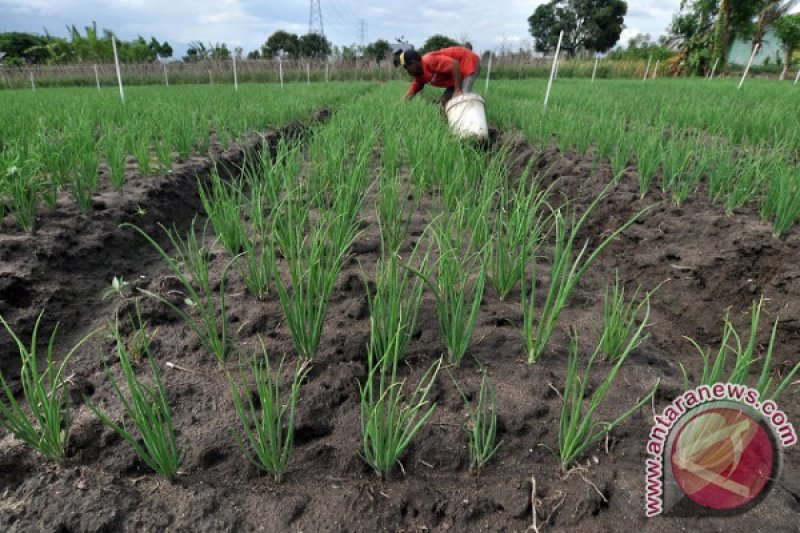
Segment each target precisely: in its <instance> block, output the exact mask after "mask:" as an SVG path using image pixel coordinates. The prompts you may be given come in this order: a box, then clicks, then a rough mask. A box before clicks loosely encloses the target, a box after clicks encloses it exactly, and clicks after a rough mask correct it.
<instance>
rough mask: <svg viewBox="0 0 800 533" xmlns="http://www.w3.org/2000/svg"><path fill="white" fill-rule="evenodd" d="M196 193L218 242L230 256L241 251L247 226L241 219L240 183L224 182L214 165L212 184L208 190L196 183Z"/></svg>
mask: <svg viewBox="0 0 800 533" xmlns="http://www.w3.org/2000/svg"><path fill="white" fill-rule="evenodd" d="M197 185H198V192H199V194H200V201H201V202H202V203H203V207H204V208H205V211H206V213H207V214H208V217H209V218H210V219H211V223H212V224H213V225H214V229H215V230H216V232H217V235H219V239H220V242H221V243H222V246H224V247H225V250H227V251H228V253H229V254H231V256H235V255H238V254H239V253H241V252H242V250H243V249H244V242H245V240H246V239H247V227H246V226H245V223H244V220H242V210H243V208H244V206H245V203H246V200H245V197H244V192H243V191H242V184H241V182H240V181H239V180H233V181H232V182H231V183H226V182H224V181H223V180H222V178H221V177H220V175H219V172H218V171H217V168H216V166H215V167H214V169H213V171H212V172H211V185H210V187H209V188H207V187H206V186H205V185H204V184H203V183H201V182H200V181H199V180H198V183H197Z"/></svg>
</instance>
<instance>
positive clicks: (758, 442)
mask: <svg viewBox="0 0 800 533" xmlns="http://www.w3.org/2000/svg"><path fill="white" fill-rule="evenodd" d="M775 461H776V457H775V452H774V450H773V442H772V440H771V439H770V436H769V434H768V433H767V431H766V430H765V428H764V427H763V426H762V424H761V423H759V421H757V420H755V419H754V418H753V417H751V416H750V415H748V414H747V413H745V412H742V411H741V410H739V409H736V408H727V407H717V408H712V409H708V410H704V411H702V412H700V413H697V414H696V415H695V416H693V417H692V418H691V419H690V420H689V421H688V422H687V423H686V424H684V425H683V427H681V428H680V432H679V433H678V435H677V437H676V438H675V439H674V440H673V443H672V449H671V450H670V462H671V464H672V473H673V477H674V479H675V482H676V483H677V484H678V486H679V487H680V489H681V491H683V493H684V494H686V496H688V497H689V498H690V499H692V500H693V501H694V502H696V503H698V504H700V505H702V506H704V507H707V508H711V509H718V510H730V509H735V508H737V507H740V506H743V505H746V504H748V503H749V502H751V501H753V500H754V499H755V498H756V497H758V496H759V495H760V494H761V493H762V491H764V490H768V488H769V487H768V482H769V480H770V479H771V477H772V476H773V474H774V467H775Z"/></svg>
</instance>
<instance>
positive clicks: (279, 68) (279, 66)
mask: <svg viewBox="0 0 800 533" xmlns="http://www.w3.org/2000/svg"><path fill="white" fill-rule="evenodd" d="M278 75H279V76H280V78H281V89H283V61H281V60H280V59H279V60H278Z"/></svg>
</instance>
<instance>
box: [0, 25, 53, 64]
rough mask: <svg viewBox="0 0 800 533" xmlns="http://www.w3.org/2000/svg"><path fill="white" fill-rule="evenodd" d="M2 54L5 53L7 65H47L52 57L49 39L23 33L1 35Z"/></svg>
mask: <svg viewBox="0 0 800 533" xmlns="http://www.w3.org/2000/svg"><path fill="white" fill-rule="evenodd" d="M0 52H5V54H6V56H5V57H4V58H3V61H4V62H6V63H12V62H13V63H15V64H23V63H46V62H47V60H48V58H49V57H50V52H49V51H48V50H47V39H46V38H44V37H40V36H39V35H34V34H32V33H23V32H16V31H14V32H7V33H0Z"/></svg>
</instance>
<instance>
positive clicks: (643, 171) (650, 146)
mask: <svg viewBox="0 0 800 533" xmlns="http://www.w3.org/2000/svg"><path fill="white" fill-rule="evenodd" d="M642 131H643V133H642V134H640V135H639V137H638V139H637V141H636V166H637V169H638V171H639V195H640V197H641V198H644V195H645V194H647V191H648V190H649V189H650V184H651V183H652V181H653V176H654V175H655V173H656V171H657V170H658V167H659V166H660V165H661V155H662V153H663V141H662V138H661V134H660V133H658V132H650V131H649V130H648V129H645V130H642Z"/></svg>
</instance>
